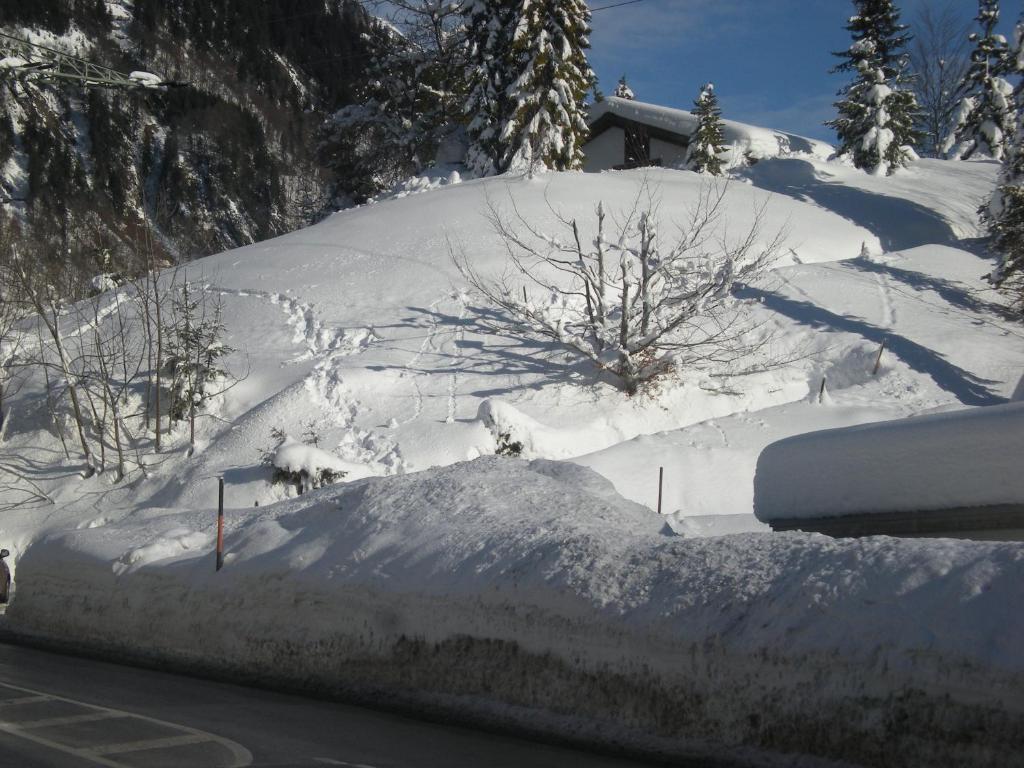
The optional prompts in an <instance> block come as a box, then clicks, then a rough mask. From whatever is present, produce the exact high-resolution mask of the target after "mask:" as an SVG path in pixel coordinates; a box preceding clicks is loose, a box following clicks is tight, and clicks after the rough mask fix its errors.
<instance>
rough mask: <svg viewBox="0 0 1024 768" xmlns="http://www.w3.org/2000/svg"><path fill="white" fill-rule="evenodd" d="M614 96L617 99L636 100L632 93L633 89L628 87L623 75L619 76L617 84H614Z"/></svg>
mask: <svg viewBox="0 0 1024 768" xmlns="http://www.w3.org/2000/svg"><path fill="white" fill-rule="evenodd" d="M614 96H615V98H617V99H628V100H629V101H635V100H636V94H635V93H633V89H632V88H630V87H629V83H627V82H626V76H625V75H623V76H622V77H621V78H619V84H618V85H617V86H615V93H614Z"/></svg>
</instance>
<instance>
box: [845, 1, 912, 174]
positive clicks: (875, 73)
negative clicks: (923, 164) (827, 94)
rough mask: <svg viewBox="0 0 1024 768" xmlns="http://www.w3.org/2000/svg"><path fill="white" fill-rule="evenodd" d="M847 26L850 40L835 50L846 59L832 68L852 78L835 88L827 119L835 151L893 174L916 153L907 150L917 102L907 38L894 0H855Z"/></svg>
mask: <svg viewBox="0 0 1024 768" xmlns="http://www.w3.org/2000/svg"><path fill="white" fill-rule="evenodd" d="M854 7H855V10H856V12H855V14H854V15H853V16H851V17H850V20H849V23H848V24H847V27H846V28H847V30H848V31H849V32H850V33H851V35H852V36H853V44H852V45H851V46H850V47H849V48H848V49H847V50H845V51H842V52H839V53H836V54H835V55H836V56H839V57H840V58H843V59H844V61H843V62H842V63H840V64H839V65H837V66H836V67H835V68H834V69H833V70H832V71H833V72H852V73H854V80H853V82H852V83H849V84H848V85H846V86H845V87H844V88H843V89H842V90H840V91H839V96H840V100H839V101H838V102H836V105H835V106H836V109H837V110H838V112H839V115H838V117H837V118H836V119H835V120H832V121H829V122H828V123H826V125H828V126H829V127H831V128H834V129H835V131H836V133H837V134H838V136H839V144H840V146H839V154H841V155H850V156H851V157H852V158H853V162H854V165H856V166H857V167H858V168H861V169H863V170H866V171H869V172H871V173H881V172H883V171H884V172H885V173H893V172H894V171H895V170H896V169H897V168H901V167H903V166H905V165H906V164H907V163H908V162H909V161H910V160H912V159H913V158H914V157H915V155H914V152H913V150H912V149H911V148H910V147H911V146H912V145H913V144H914V143H915V141H916V140H917V138H918V136H917V133H916V131H915V129H914V124H915V121H916V119H917V112H918V109H917V100H916V99H915V97H914V94H913V92H912V91H911V90H909V88H907V87H905V86H907V85H908V76H907V74H906V68H907V62H906V58H905V56H904V55H903V53H902V51H903V48H904V47H905V46H906V44H907V42H908V41H909V40H910V36H909V35H907V34H906V30H907V27H906V25H904V24H900V12H899V10H898V9H897V8H896V6H895V4H894V3H893V1H892V0H854Z"/></svg>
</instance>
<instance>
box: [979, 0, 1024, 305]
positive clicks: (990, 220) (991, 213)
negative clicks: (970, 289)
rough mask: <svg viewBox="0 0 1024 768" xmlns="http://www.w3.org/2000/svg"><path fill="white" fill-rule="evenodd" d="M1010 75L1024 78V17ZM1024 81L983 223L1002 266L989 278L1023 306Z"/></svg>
mask: <svg viewBox="0 0 1024 768" xmlns="http://www.w3.org/2000/svg"><path fill="white" fill-rule="evenodd" d="M1007 69H1008V73H1009V74H1013V75H1017V76H1018V77H1019V76H1021V75H1024V14H1022V16H1021V19H1020V20H1019V21H1018V22H1017V28H1016V30H1015V34H1014V47H1013V50H1012V52H1011V55H1010V56H1008V57H1007ZM1022 91H1024V80H1022V81H1020V84H1019V85H1018V86H1017V90H1016V93H1015V96H1016V99H1015V105H1016V107H1015V109H1016V119H1015V123H1016V130H1015V131H1014V133H1013V134H1012V136H1011V138H1010V140H1009V141H1007V142H1006V143H1005V152H1004V155H1003V167H1002V170H1001V172H1000V175H999V184H998V186H997V187H996V190H995V192H994V194H993V195H992V200H991V201H990V202H989V204H988V205H987V206H985V207H984V208H982V210H981V216H982V220H983V221H984V223H985V224H986V225H987V227H988V231H989V234H990V235H991V236H992V248H993V250H995V251H996V252H997V253H998V254H999V264H998V266H997V267H996V269H995V270H994V271H993V272H992V274H991V275H990V276H989V279H990V280H991V282H992V283H993V284H995V285H997V286H1000V287H1002V288H1006V289H1008V290H1010V291H1012V292H1013V293H1014V294H1015V298H1016V303H1017V305H1018V307H1021V306H1024V93H1022Z"/></svg>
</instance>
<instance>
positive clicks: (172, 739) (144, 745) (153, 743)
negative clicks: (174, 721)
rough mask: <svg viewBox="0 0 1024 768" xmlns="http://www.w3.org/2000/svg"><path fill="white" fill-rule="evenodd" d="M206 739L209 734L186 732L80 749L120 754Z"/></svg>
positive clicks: (182, 744) (99, 753)
mask: <svg viewBox="0 0 1024 768" xmlns="http://www.w3.org/2000/svg"><path fill="white" fill-rule="evenodd" d="M208 741H211V739H210V736H209V734H205V733H203V734H187V735H185V736H167V737H165V738H162V739H143V740H141V741H126V742H123V743H121V744H101V745H100V746H98V747H83V748H82V751H83V752H88V753H89V754H93V755H122V754H124V753H125V752H141V751H142V750H144V749H168V748H170V747H184V746H186V745H188V744H202V743H204V742H208Z"/></svg>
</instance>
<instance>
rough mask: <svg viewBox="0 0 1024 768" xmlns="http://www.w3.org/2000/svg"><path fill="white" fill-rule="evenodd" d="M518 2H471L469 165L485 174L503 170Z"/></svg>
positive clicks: (468, 8)
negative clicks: (503, 134) (500, 167)
mask: <svg viewBox="0 0 1024 768" xmlns="http://www.w3.org/2000/svg"><path fill="white" fill-rule="evenodd" d="M518 5H519V3H518V2H516V0H473V2H470V3H469V4H468V5H467V6H466V17H465V18H466V42H467V51H466V59H467V61H466V66H467V71H466V81H467V83H468V86H469V93H468V96H467V98H466V113H465V120H466V134H467V138H468V139H469V147H468V150H467V152H466V165H467V166H468V167H469V169H470V170H471V171H472V172H474V173H476V174H477V175H479V176H490V175H492V174H494V173H497V172H498V168H497V165H498V160H499V159H500V157H501V154H502V150H501V145H500V141H499V139H500V136H501V132H502V129H503V128H504V126H505V125H506V124H507V123H508V122H509V121H510V120H511V119H512V111H513V110H512V107H513V105H512V103H511V102H510V101H509V99H508V98H507V92H508V90H509V88H510V87H511V86H512V79H513V70H512V66H511V61H510V57H511V48H512V34H513V32H514V31H515V27H514V26H513V22H514V19H515V14H516V8H517V6H518Z"/></svg>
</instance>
